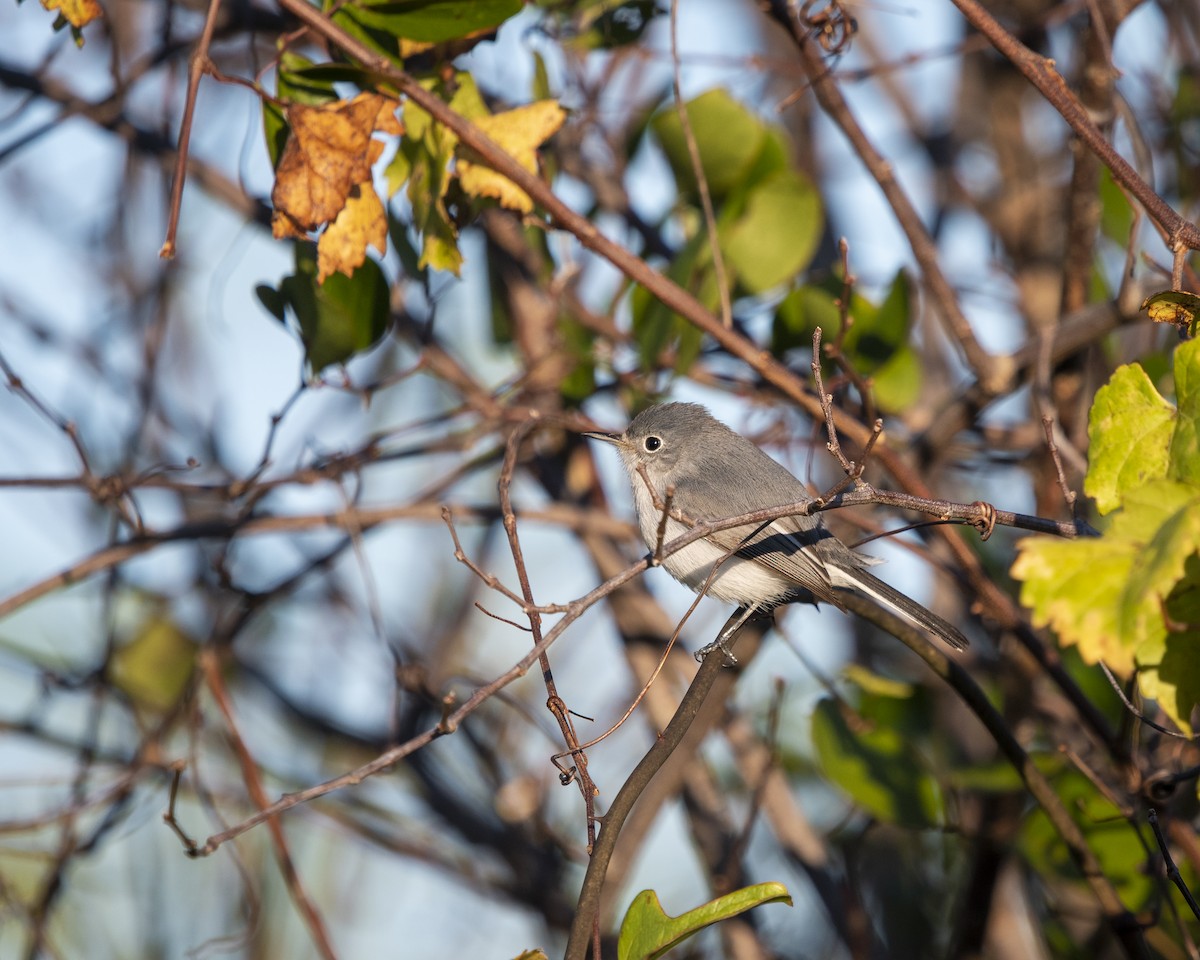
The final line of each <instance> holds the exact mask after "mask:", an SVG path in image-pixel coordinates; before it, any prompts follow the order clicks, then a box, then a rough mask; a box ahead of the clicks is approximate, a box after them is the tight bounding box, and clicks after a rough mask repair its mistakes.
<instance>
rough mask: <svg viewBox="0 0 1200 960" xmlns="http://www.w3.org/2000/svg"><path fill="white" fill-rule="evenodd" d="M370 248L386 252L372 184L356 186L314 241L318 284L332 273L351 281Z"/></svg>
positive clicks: (379, 207)
mask: <svg viewBox="0 0 1200 960" xmlns="http://www.w3.org/2000/svg"><path fill="white" fill-rule="evenodd" d="M368 245H370V246H372V247H374V248H375V249H376V250H378V251H379V252H380V253H383V252H384V250H386V249H387V215H386V214H385V213H384V210H383V201H381V200H380V199H379V196H378V194H376V193H375V188H374V187H373V186H371V181H370V180H367V181H365V182H363V183H360V184H358V185H357V186H356V187H355V188H354V189H353V190H351V191H350V197H349V199H348V200H347V201H346V205H345V206H344V207H343V208H342V212H341V213H339V214H338V215H337V219H336V220H334V221H333V223H331V224H330V225H329V227H328V228H327V229H326V230H325V232H324V233H322V234H321V239H319V240H318V241H317V283H324V282H325V278H326V277H328V276H329V275H330V274H332V273H335V272H340V273H344V274H345V275H346V276H348V277H351V276H353V275H354V271H355V270H356V269H357V268H358V267H361V266H362V263H363V261H364V260H365V259H366V258H367V246H368Z"/></svg>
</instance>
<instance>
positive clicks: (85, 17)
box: [42, 0, 104, 30]
mask: <svg viewBox="0 0 1200 960" xmlns="http://www.w3.org/2000/svg"><path fill="white" fill-rule="evenodd" d="M42 6H43V7H45V8H46V9H47V10H57V11H58V12H59V14H61V16H62V18H63V19H64V20H66V21H67V23H69V24H70V25H71V26H73V27H74V28H75V29H76V30H78V29H80V28H81V27H86V26H87V25H88V24H89V23H91V22H92V21H93V20H96V19H99V18H100V17H102V16H104V11H103V10H102V9H101V8H100V4H98V3H97V2H96V0H42Z"/></svg>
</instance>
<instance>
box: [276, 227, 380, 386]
mask: <svg viewBox="0 0 1200 960" xmlns="http://www.w3.org/2000/svg"><path fill="white" fill-rule="evenodd" d="M268 289H269V288H268ZM272 292H273V293H274V294H275V295H274V296H271V295H269V294H268V295H267V296H266V297H264V296H263V293H262V292H261V291H260V292H259V299H260V300H262V301H263V305H264V306H266V307H267V309H268V310H271V312H272V313H274V314H275V315H276V316H279V314H278V313H277V312H276V309H275V308H277V307H278V306H279V305H280V304H281V303H283V304H286V305H287V307H289V308H290V309H291V311H292V313H293V314H295V317H296V321H297V324H298V326H299V329H300V340H301V342H302V343H303V344H304V352H305V356H306V358H307V359H308V363H309V367H310V368H311V369H312V371H313V372H314V373H319V372H320V371H321V370H323V369H325V367H327V366H330V365H331V364H335V363H344V362H345V361H347V360H349V359H350V357H352V356H354V354H356V353H360V352H362V351H363V350H366V349H367V348H368V347H370V346H372V345H373V344H375V343H376V342H378V341H379V339H380V338H381V337H382V336H383V335H384V333H385V332H386V331H387V325H388V320H389V318H390V306H389V303H388V285H387V280H386V279H385V277H384V275H383V270H382V269H380V267H379V264H377V263H376V262H375V261H374V260H371V259H369V258H368V259H367V260H366V261H365V262H364V263H363V265H362V266H361V267H359V268H358V269H357V270H355V271H354V276H353V277H347V276H345V275H344V274H341V273H335V274H333V275H331V276H330V277H328V278H326V280H325V282H324V283H323V284H318V283H317V257H316V246H315V245H314V244H311V243H297V244H296V272H295V273H294V274H292V275H291V276H288V277H284V278H283V280H282V281H281V282H280V284H279V289H278V291H272Z"/></svg>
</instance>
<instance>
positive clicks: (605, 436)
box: [584, 433, 625, 447]
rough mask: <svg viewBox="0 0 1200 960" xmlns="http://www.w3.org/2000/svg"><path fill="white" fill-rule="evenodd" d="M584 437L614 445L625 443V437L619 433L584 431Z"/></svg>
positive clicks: (618, 445) (619, 445)
mask: <svg viewBox="0 0 1200 960" xmlns="http://www.w3.org/2000/svg"><path fill="white" fill-rule="evenodd" d="M584 436H585V437H591V438H592V439H593V440H603V441H604V442H605V443H611V444H612V445H613V446H614V447H621V446H624V445H625V437H624V436H623V435H621V434H619V433H584Z"/></svg>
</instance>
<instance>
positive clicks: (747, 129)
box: [651, 89, 767, 200]
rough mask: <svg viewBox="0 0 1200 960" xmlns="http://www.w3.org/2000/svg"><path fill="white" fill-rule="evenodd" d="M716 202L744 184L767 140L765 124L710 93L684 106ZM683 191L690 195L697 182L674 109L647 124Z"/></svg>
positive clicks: (727, 99) (718, 94)
mask: <svg viewBox="0 0 1200 960" xmlns="http://www.w3.org/2000/svg"><path fill="white" fill-rule="evenodd" d="M684 109H685V110H686V111H687V116H688V122H689V125H690V126H691V128H692V134H693V136H694V137H695V140H696V148H697V150H698V152H699V154H700V167H701V169H702V170H703V171H704V177H705V179H706V180H707V181H708V188H709V191H710V193H711V194H712V196H713V199H714V200H720V199H722V198H723V197H724V196H725V195H726V194H727V193H728V192H729V191H731V190H732V189H734V188H735V187H737V186H738V185H740V184H742V183H744V181H745V178H746V174H747V172H748V171H749V170H750V169H751V167H752V166H753V165H754V163H755V161H756V159H757V158H758V156H759V153H760V151H761V150H762V149H763V146H764V144H765V143H766V139H767V128H766V125H765V124H764V123H763V122H762V121H761V120H760V119H759V118H758V117H757V116H755V115H754V113H753V112H751V111H750V110H749V109H747V108H746V107H744V106H743V105H742V104H740V103H738V102H737V101H736V100H734V99H733V97H731V96H730V95H729V94H728V93H726V92H725V91H724V90H720V89H717V90H710V91H709V92H708V93H705V94H702V95H700V96H699V97H697V98H696V99H695V100H691V101H689V102H688V103H687V104H685V106H684ZM651 127H652V128H653V129H654V133H655V136H657V137H658V141H659V143H660V144H662V148H663V151H664V152H665V153H666V155H667V162H668V163H670V165H671V169H672V170H673V171H674V173H675V181H676V183H678V184H679V187H680V189H681V190H684V191H687V192H689V193H692V194H694V193H695V192H696V178H695V176H694V175H693V172H692V161H691V156H690V155H689V153H688V147H687V141H686V140H685V139H684V136H683V125H682V124H681V123H680V121H679V114H678V111H677V110H676V109H675V108H674V107H673V106H672V107H670V108H668V109H666V110H664V111H663V112H662V113H660V114H659V115H658V116H657V117H655V118H654V120H653V121H651Z"/></svg>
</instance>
